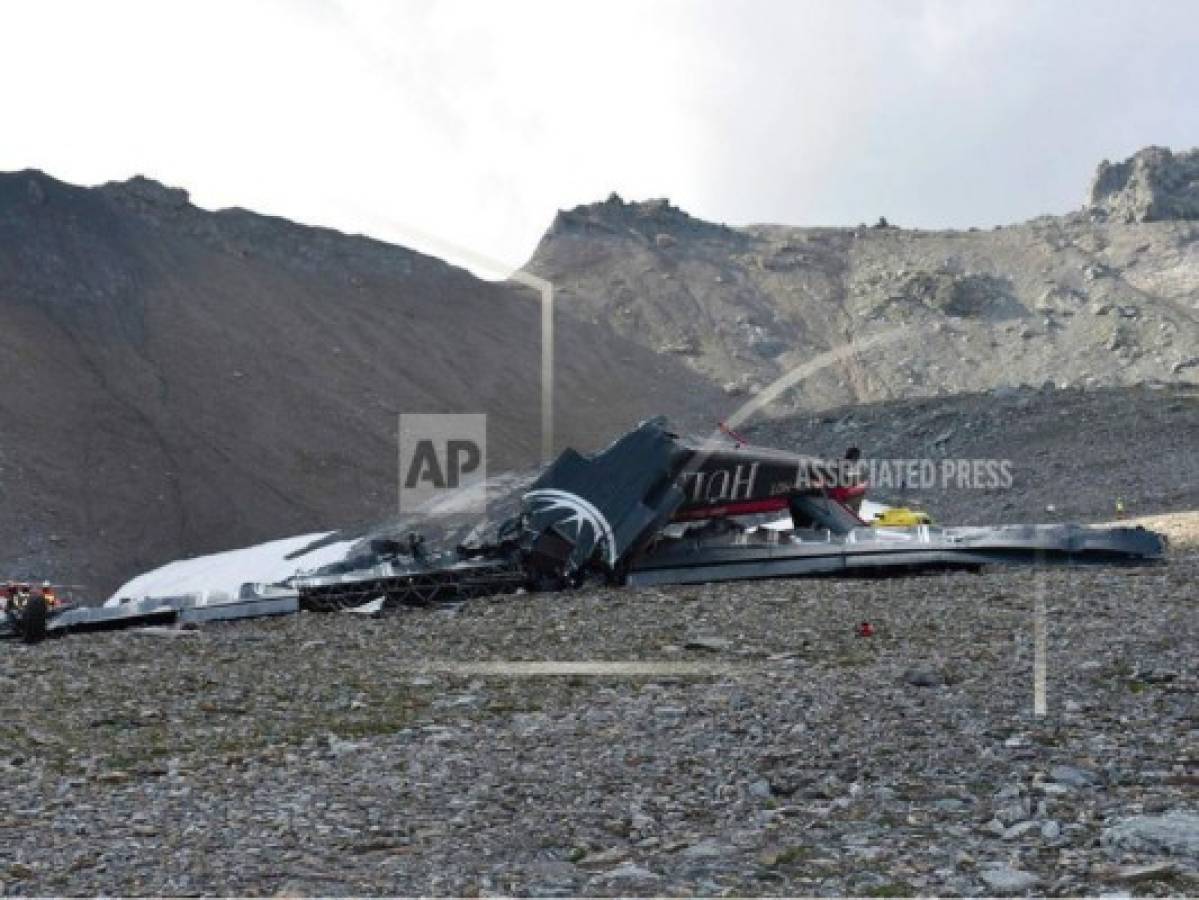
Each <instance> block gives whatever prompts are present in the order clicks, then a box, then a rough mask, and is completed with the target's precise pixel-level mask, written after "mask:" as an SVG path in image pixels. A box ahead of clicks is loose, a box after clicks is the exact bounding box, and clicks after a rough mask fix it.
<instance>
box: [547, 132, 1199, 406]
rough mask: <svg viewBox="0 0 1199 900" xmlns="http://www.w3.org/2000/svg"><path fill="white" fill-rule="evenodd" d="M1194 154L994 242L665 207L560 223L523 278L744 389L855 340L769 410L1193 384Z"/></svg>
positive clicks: (625, 209) (1136, 172)
mask: <svg viewBox="0 0 1199 900" xmlns="http://www.w3.org/2000/svg"><path fill="white" fill-rule="evenodd" d="M1197 171H1199V151H1192V152H1190V153H1189V154H1178V155H1173V154H1170V153H1169V151H1165V150H1161V149H1159V148H1150V149H1148V150H1145V151H1142V152H1141V153H1139V154H1137V156H1136V157H1134V158H1133V159H1131V160H1129V161H1127V162H1125V163H1122V164H1118V165H1116V166H1112V165H1110V164H1107V163H1105V164H1104V165H1103V166H1101V167H1100V170H1099V173H1098V176H1097V178H1096V183H1095V187H1094V189H1093V191H1092V197H1091V202H1090V204H1089V205H1088V206H1087V207H1086V208H1084V209H1083V210H1082V211H1079V212H1075V213H1072V214H1069V215H1064V216H1044V217H1041V218H1038V219H1034V220H1032V221H1029V222H1025V223H1021V224H1017V225H1011V226H1008V227H1002V228H996V229H994V230H991V231H979V230H976V229H971V230H969V231H927V230H919V229H909V228H897V227H892V226H890V225H889V224H886V223H885V220H880V222H879V223H877V224H876V225H875V226H873V227H866V226H861V227H858V228H790V227H786V226H783V225H757V226H751V227H748V228H742V229H733V228H728V227H725V226H723V225H718V224H713V223H710V222H705V221H702V220H699V219H696V218H693V217H691V216H689V215H688V214H686V213H685V212H683V211H681V210H679V209H677V208H675V207H673V206H671V205H670V204H669V202H667V201H666V200H651V201H647V202H641V203H626V202H624V201H623V200H621V199H620V198H619V197H617V196H615V195H613V196H612V197H610V198H609V199H608V200H607V201H606V202H604V203H598V204H592V205H589V206H580V207H577V208H575V209H573V210H570V211H569V212H562V213H560V214H559V215H558V217H557V219H556V221H555V222H554V224H553V227H552V228H551V229H550V230H549V232H548V233H547V234H546V236H545V238H544V239H543V240H542V242H541V244H540V246H539V247H538V248H537V250H536V252H535V253H534V255H533V257H532V260H531V261H530V264H529V267H530V269H531V270H532V271H535V272H537V273H538V274H540V275H542V276H544V277H546V278H549V279H551V280H552V281H554V282H555V283H556V284H557V286H558V291H559V296H560V297H561V298H563V303H564V304H569V305H571V306H572V307H573V308H575V309H576V310H577V311H578V312H579V314H580V315H583V316H587V317H590V318H591V319H592V320H593V321H596V322H610V323H611V324H612V325H613V327H615V328H616V329H617V330H618V331H620V332H621V333H622V334H624V335H626V336H627V337H629V338H630V339H632V340H636V341H639V342H641V343H642V344H643V345H645V346H647V347H652V348H654V349H657V350H660V351H662V352H666V353H670V354H674V355H676V356H678V357H679V358H680V359H683V360H685V361H686V362H687V363H688V364H689V365H690V366H692V368H694V369H695V370H696V371H697V372H701V373H704V374H706V375H709V376H710V377H712V378H713V379H716V380H717V381H719V382H721V383H722V385H723V386H724V388H725V390H726V392H727V393H728V394H730V395H734V396H737V395H743V394H752V393H754V392H755V391H756V390H758V389H759V388H761V387H762V386H763V385H766V384H768V383H769V382H770V381H772V380H773V379H775V378H777V377H778V376H779V375H780V374H782V373H784V372H787V371H789V370H791V369H793V368H794V367H796V366H797V365H800V364H802V363H804V362H807V361H809V360H811V359H812V358H813V357H814V356H816V355H818V354H820V353H822V352H824V351H827V350H829V349H830V348H833V347H837V346H840V345H843V344H844V343H845V342H847V341H849V340H852V339H861V338H867V337H870V336H874V335H881V334H884V333H888V334H892V333H894V334H896V335H897V339H896V340H894V342H892V343H888V344H887V345H886V346H885V347H882V348H879V349H877V350H875V351H872V352H871V353H869V354H865V355H856V356H851V357H849V358H846V359H842V360H838V361H836V362H835V363H833V364H832V365H830V366H829V367H827V368H825V369H824V370H822V371H821V372H819V373H816V374H814V375H812V376H811V377H809V378H806V379H805V380H804V381H803V382H802V383H801V384H800V385H799V386H798V387H797V388H796V389H795V390H794V391H792V392H790V393H789V394H788V395H787V396H786V397H785V398H783V401H782V402H780V404H777V405H776V407H775V411H785V410H786V409H787V408H788V407H789V408H791V409H795V408H799V409H819V408H825V407H831V406H837V405H841V404H845V403H852V402H875V401H880V400H886V399H890V398H907V397H913V396H934V395H939V394H956V393H961V392H973V391H986V390H988V389H991V388H994V387H998V386H1004V385H1012V386H1015V385H1020V384H1022V383H1024V384H1033V385H1038V386H1039V385H1041V384H1042V383H1044V382H1045V381H1053V382H1054V383H1055V384H1056V385H1057V386H1059V387H1063V386H1070V385H1073V386H1097V385H1122V384H1124V385H1126V384H1135V383H1140V382H1147V381H1153V380H1161V381H1190V382H1195V381H1199V221H1194V220H1195V219H1196V217H1199V206H1197V205H1196V196H1199V181H1197V180H1196V172H1197Z"/></svg>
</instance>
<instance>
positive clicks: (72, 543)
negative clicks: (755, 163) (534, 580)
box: [0, 172, 719, 596]
mask: <svg viewBox="0 0 1199 900" xmlns="http://www.w3.org/2000/svg"><path fill="white" fill-rule="evenodd" d="M538 335H539V301H538V299H537V298H536V297H535V296H534V295H533V294H532V292H530V291H528V290H527V289H524V288H519V287H516V286H513V285H505V284H494V283H488V282H483V281H480V280H478V279H476V278H474V277H472V276H471V275H469V274H468V273H466V272H463V271H461V270H458V269H455V268H453V267H451V266H448V265H446V264H445V263H442V262H440V261H439V260H436V259H432V258H429V257H425V256H422V255H420V254H418V253H414V252H411V251H409V250H406V249H404V248H401V247H394V246H389V245H386V244H382V243H379V242H376V241H372V240H367V239H364V238H359V237H350V236H346V235H343V234H339V233H336V232H332V231H327V230H321V229H314V228H306V227H303V226H300V225H296V224H293V223H291V222H287V221H284V220H281V219H273V218H267V217H264V216H259V215H255V214H253V213H249V212H246V211H244V210H224V211H221V212H216V213H212V212H207V211H204V210H201V209H198V208H196V207H194V206H192V205H190V204H189V202H188V197H187V194H186V193H185V192H183V191H181V190H172V189H168V188H165V187H163V186H162V185H159V184H157V183H155V182H152V181H149V180H146V179H134V180H133V181H130V182H127V183H122V184H110V185H106V186H104V187H102V188H98V189H83V188H77V187H72V186H70V185H66V184H63V183H61V182H58V181H55V180H54V179H52V178H49V177H47V176H45V175H42V174H40V173H37V172H23V173H19V174H10V175H0V511H2V514H0V578H7V577H38V578H40V577H49V578H54V579H58V580H62V581H70V582H76V581H78V582H83V583H85V584H87V585H88V586H89V587H90V588H91V590H92V591H94V592H95V594H97V595H100V596H102V595H103V594H104V593H106V592H107V591H108V590H110V589H111V588H113V587H115V585H116V584H117V583H119V582H120V581H122V580H124V578H126V577H129V576H131V575H133V574H136V573H137V572H139V571H142V570H145V569H146V568H149V567H152V566H154V565H157V564H160V563H163V562H167V561H169V560H172V559H176V558H179V557H181V556H187V555H192V554H197V553H201V552H207V551H212V550H218V549H224V548H229V547H237V546H243V545H245V544H249V543H255V542H258V541H261V540H265V539H269V538H274V537H279V536H282V535H288V534H296V533H303V532H305V531H312V530H318V529H328V528H335V527H338V526H342V525H350V524H353V523H355V522H370V521H374V520H376V519H379V518H381V517H384V516H386V515H388V514H391V513H394V510H395V505H396V494H397V471H396V470H397V464H396V455H397V451H396V437H395V435H396V430H397V418H396V416H397V413H399V412H486V413H488V414H489V415H490V420H489V451H490V463H491V465H492V466H493V467H497V468H498V467H507V466H525V465H528V464H530V463H532V462H535V461H536V459H537V457H538V452H539V451H538V448H539V441H540V425H539V408H540V407H539V393H538V391H539V384H540V381H539V369H538V366H539V348H540V343H539V338H538ZM557 345H558V360H559V364H558V367H557V398H558V405H557V413H558V437H559V445H562V444H565V443H567V442H570V443H575V444H578V445H580V446H584V447H594V446H597V445H600V444H602V443H605V442H606V441H607V440H609V438H610V436H611V435H613V434H615V433H619V432H620V431H622V430H624V429H626V428H628V427H629V426H630V425H631V424H633V423H635V422H636V421H637V420H638V419H640V418H642V417H644V416H646V415H650V414H653V413H657V412H659V411H662V410H669V411H672V412H674V411H675V410H680V409H681V410H682V411H683V415H684V417H685V416H686V409H688V408H690V409H693V410H697V411H699V413H700V414H701V415H702V416H703V417H705V418H707V417H710V416H711V415H712V412H711V411H712V410H713V409H714V408H715V406H716V401H717V399H718V397H719V391H718V390H717V389H716V387H715V386H709V385H707V384H706V383H705V381H704V379H702V378H696V377H695V376H694V373H693V372H691V371H690V370H689V369H688V368H687V367H685V366H684V365H683V364H682V363H681V362H680V361H678V360H676V359H673V358H669V357H662V356H659V355H657V354H655V353H653V352H652V351H650V350H647V349H645V348H642V347H640V346H638V345H636V344H635V343H633V342H630V341H628V340H626V339H623V338H621V337H619V336H617V335H615V334H614V333H613V332H612V331H611V330H610V329H608V328H606V327H604V326H602V325H592V324H586V323H583V322H580V321H576V320H574V319H572V318H571V317H569V316H560V317H559V320H558V322H557Z"/></svg>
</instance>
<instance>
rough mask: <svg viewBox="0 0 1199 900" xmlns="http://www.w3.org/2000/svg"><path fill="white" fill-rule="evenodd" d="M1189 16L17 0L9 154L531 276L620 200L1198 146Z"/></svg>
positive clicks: (790, 199) (6, 44) (969, 217)
mask: <svg viewBox="0 0 1199 900" xmlns="http://www.w3.org/2000/svg"><path fill="white" fill-rule="evenodd" d="M1196 34H1199V3H1196V2H1192V0H1184V2H1168V0H1153V2H1095V0H1088V2H1068V0H1053V2H1021V0H1010V2H986V0H949V2H932V0H928V2H924V0H911V2H903V0H878V2H870V0H863V2H856V3H853V2H843V0H839V2H832V0H829V2H814V0H812V2H802V0H791V2H787V0H777V2H769V0H760V2H729V0H711V2H673V0H672V2H665V0H654V2H649V0H640V2H620V0H588V2H569V0H546V2H522V0H498V2H482V0H480V2H433V0H411V2H350V0H344V2H343V0H294V2H283V0H262V2H254V0H242V2H236V3H223V2H213V0H205V2H195V3H186V4H185V3H181V2H159V0H155V2H145V3H132V2H131V3H125V2H116V0H105V2H86V3H75V4H68V3H59V2H46V0H30V2H18V0H8V2H2V3H0V84H3V86H4V91H3V100H2V102H3V110H4V112H3V119H2V120H0V121H2V122H3V125H2V126H0V169H2V170H11V169H21V168H25V167H34V168H39V169H43V170H45V171H47V172H48V173H50V174H52V175H54V176H56V177H58V178H62V179H64V180H67V181H71V182H76V183H84V184H95V183H99V182H103V181H107V180H110V179H123V178H127V177H129V176H131V175H134V174H137V173H144V174H146V175H149V176H151V177H154V178H157V179H159V180H161V181H165V182H167V183H169V184H172V185H178V186H182V187H186V188H187V189H188V190H190V191H191V194H192V199H193V201H194V202H196V203H198V204H199V205H201V206H205V207H210V208H216V207H221V206H232V205H238V206H245V207H250V208H252V209H256V210H260V211H263V212H270V213H276V214H280V215H286V216H289V217H291V218H295V219H298V220H301V221H304V222H309V223H312V224H324V225H332V226H335V227H340V228H343V229H346V230H351V231H363V232H366V233H369V234H375V235H377V236H380V237H384V238H387V239H392V240H397V241H400V242H405V243H409V244H415V245H418V246H423V247H424V248H425V249H431V250H434V251H441V250H443V248H442V247H441V246H440V245H438V244H437V243H435V242H434V241H433V240H432V238H433V237H436V238H440V239H441V240H442V241H445V242H448V243H449V244H452V245H456V246H459V247H463V248H467V249H469V250H471V251H473V252H474V253H477V254H482V255H484V256H487V257H492V258H495V259H498V260H500V261H502V262H504V263H506V264H508V265H510V266H513V267H515V266H518V265H520V264H521V263H523V262H524V261H525V260H526V259H527V257H528V256H529V254H530V253H531V252H532V250H533V248H534V246H535V245H536V242H537V240H538V238H539V237H540V235H541V233H542V232H543V231H544V229H545V228H546V226H547V225H548V224H549V222H550V220H551V219H552V217H553V214H554V212H555V210H557V209H559V208H568V207H571V206H574V205H575V204H578V203H584V202H590V201H594V200H601V199H603V198H604V197H605V196H607V194H608V193H609V192H610V191H613V190H616V191H618V192H619V193H620V194H621V195H623V196H624V197H625V198H626V199H641V198H645V197H656V196H668V197H670V198H671V200H672V201H674V202H675V203H677V204H678V205H680V206H682V207H683V208H684V209H686V210H688V211H689V212H691V213H693V214H694V215H698V216H702V217H704V218H707V219H712V220H716V221H724V222H728V223H729V224H744V223H748V222H762V221H778V222H787V223H791V224H796V225H853V224H856V223H858V222H859V221H866V220H869V221H873V220H874V219H876V218H877V217H878V216H879V215H886V216H887V217H888V218H889V219H891V221H892V222H895V223H897V224H901V225H912V226H924V227H932V226H961V227H965V226H969V225H980V226H989V225H993V224H996V223H1004V222H1012V221H1017V220H1021V219H1026V218H1030V217H1032V216H1034V215H1037V214H1040V213H1043V212H1064V211H1067V210H1069V209H1072V208H1076V207H1078V206H1079V205H1080V204H1081V202H1082V200H1083V198H1084V196H1085V192H1086V188H1087V185H1088V182H1089V179H1090V177H1091V174H1092V172H1093V169H1094V166H1095V164H1096V163H1098V162H1099V160H1100V159H1102V158H1104V157H1108V158H1112V159H1115V158H1123V157H1124V156H1127V155H1129V154H1130V153H1132V152H1133V151H1134V150H1136V149H1137V148H1139V147H1141V146H1144V145H1146V144H1150V143H1156V144H1163V145H1167V146H1171V147H1173V148H1175V149H1179V148H1189V147H1192V146H1195V145H1197V144H1199V102H1196V96H1197V91H1196V89H1197V88H1199V52H1196ZM440 255H450V256H452V255H453V254H452V253H445V252H441V253H440ZM475 268H476V269H479V267H478V266H475Z"/></svg>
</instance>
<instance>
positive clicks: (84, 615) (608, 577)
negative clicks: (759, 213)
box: [46, 419, 1166, 632]
mask: <svg viewBox="0 0 1199 900" xmlns="http://www.w3.org/2000/svg"><path fill="white" fill-rule="evenodd" d="M866 487H867V485H865V484H864V483H862V482H860V481H859V480H857V479H856V478H855V477H854V476H853V466H852V464H851V463H848V462H844V461H843V462H830V461H828V460H823V459H819V458H815V457H808V456H800V455H797V454H792V453H786V452H783V451H779V450H773V449H768V448H762V447H753V446H748V445H743V444H740V443H738V444H737V445H736V446H729V445H728V444H723V445H718V444H716V443H715V442H713V441H711V440H709V441H705V442H699V443H694V442H687V441H684V440H681V439H680V438H679V437H678V436H677V435H674V434H672V433H670V432H669V431H668V430H667V429H666V425H665V422H664V420H661V419H656V420H651V421H648V422H645V423H643V424H642V425H641V426H639V427H638V428H636V429H635V430H633V431H631V432H629V433H628V434H626V435H625V436H624V437H622V438H620V439H619V440H618V441H616V443H614V444H612V445H611V446H610V447H608V448H607V449H606V450H603V451H602V452H600V453H597V454H595V455H594V456H591V457H586V456H583V455H581V454H579V453H577V452H575V451H574V450H566V451H565V452H564V453H563V454H562V455H561V456H560V457H559V458H558V459H557V460H556V461H555V462H554V463H553V464H552V465H551V466H549V467H548V468H547V469H546V470H545V471H544V472H542V473H541V475H540V477H538V478H537V479H536V480H535V481H533V482H532V483H531V484H530V485H528V486H527V487H526V488H525V489H523V490H521V491H518V492H517V494H516V498H515V503H514V504H513V506H514V510H513V512H512V514H511V515H509V516H507V517H506V518H503V519H502V520H501V521H500V524H499V525H498V526H495V527H490V526H485V527H482V528H476V529H474V531H473V532H472V533H471V534H470V536H469V538H468V539H466V540H463V541H462V542H460V543H458V544H457V545H456V546H451V545H450V544H449V537H448V535H449V532H447V534H446V536H445V539H443V540H442V541H440V542H439V543H438V544H435V546H433V547H430V546H429V542H428V541H427V540H426V538H425V537H424V536H422V535H421V534H419V533H416V532H412V533H409V534H408V535H407V537H406V539H404V540H395V539H386V538H376V539H373V540H369V541H365V542H364V546H363V548H362V549H361V551H360V552H358V553H356V554H354V555H351V556H350V557H349V558H347V559H346V560H345V561H343V562H340V563H335V564H333V565H330V566H325V567H324V568H322V569H318V570H317V571H315V572H313V573H310V574H306V575H301V576H296V577H293V578H291V579H288V580H287V581H286V582H284V583H282V584H279V585H270V586H254V585H245V586H243V588H242V592H241V596H240V597H239V598H238V599H236V600H232V601H229V602H227V603H221V604H208V605H204V606H201V605H197V604H196V603H195V601H194V600H193V599H191V598H186V597H184V598H166V599H163V600H153V599H150V600H143V601H140V602H138V603H124V604H120V605H117V606H107V607H103V608H99V609H96V608H75V609H70V610H66V611H64V612H62V613H61V614H60V615H55V616H52V617H51V618H50V620H49V621H48V623H47V626H46V628H47V630H48V631H50V632H53V631H68V630H94V629H111V628H119V627H124V626H127V625H134V624H149V623H168V622H183V623H186V622H194V621H206V620H216V619H234V618H247V617H252V616H263V615H279V614H285V613H289V612H295V611H297V610H298V609H301V608H303V609H309V610H314V611H331V610H339V609H351V608H360V607H363V606H365V605H367V604H371V605H372V606H376V607H379V608H382V607H385V606H396V605H401V604H405V605H412V604H427V603H433V602H442V601H457V600H464V599H468V598H471V597H479V596H487V595H495V594H503V593H512V592H515V591H517V590H519V589H526V590H562V589H567V588H571V587H576V586H579V585H581V584H583V583H585V582H588V581H601V582H604V583H609V584H629V585H662V584H694V583H703V582H719V581H735V580H745V579H756V578H779V577H798V576H813V575H826V576H827V575H851V574H871V573H873V574H881V573H896V572H910V571H921V570H930V569H977V568H979V567H981V566H984V565H989V564H1004V563H1025V564H1045V563H1067V564H1086V563H1103V564H1144V563H1152V562H1157V561H1160V560H1162V559H1163V558H1164V556H1165V549H1166V541H1165V538H1164V537H1162V536H1161V535H1159V534H1156V533H1154V532H1151V531H1146V530H1145V529H1143V528H1128V527H1116V528H1092V527H1086V526H1082V525H1005V526H996V527H935V526H931V525H915V526H911V527H871V526H870V525H868V524H867V523H865V522H864V521H863V520H862V519H861V518H859V516H858V510H859V508H860V506H861V503H862V499H863V496H864V494H865V491H866ZM780 516H783V517H784V519H785V521H784V522H782V523H779V522H778V521H775V522H772V523H771V526H770V527H763V525H764V522H765V520H766V519H768V518H774V519H776V520H777V519H778V518H779V517H780Z"/></svg>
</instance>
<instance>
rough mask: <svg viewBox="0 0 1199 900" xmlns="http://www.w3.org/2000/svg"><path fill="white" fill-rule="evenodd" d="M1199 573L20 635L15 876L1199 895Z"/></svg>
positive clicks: (12, 748)
mask: <svg viewBox="0 0 1199 900" xmlns="http://www.w3.org/2000/svg"><path fill="white" fill-rule="evenodd" d="M1197 582H1199V555H1197V554H1196V552H1195V550H1194V549H1193V548H1182V549H1180V550H1178V551H1177V552H1176V555H1175V556H1174V558H1173V559H1172V560H1171V561H1170V562H1169V564H1167V565H1164V566H1160V567H1154V568H1149V569H1109V568H1093V569H1049V570H1041V571H1034V570H1029V569H1004V570H992V571H988V572H986V573H984V574H981V575H967V574H955V575H932V576H923V577H913V578H905V579H898V580H865V579H863V580H803V581H799V580H796V581H764V582H755V583H743V584H737V585H719V586H702V587H699V588H693V587H686V588H671V589H663V590H642V591H633V590H608V589H603V590H590V591H581V592H577V593H574V594H568V595H531V596H521V597H515V598H505V599H502V600H496V601H473V602H471V603H469V604H467V605H464V606H461V607H457V608H452V609H444V608H443V609H416V610H407V611H403V612H400V613H397V614H393V615H390V616H387V617H385V618H382V619H370V618H365V617H362V616H358V615H353V614H348V613H340V614H332V615H317V614H301V615H299V616H293V617H287V618H281V619H275V620H269V621H255V622H246V623H234V624H216V625H211V626H207V627H204V628H202V629H199V630H196V631H191V632H175V631H165V630H148V631H144V632H126V633H111V634H99V635H77V636H68V637H65V638H62V639H59V640H54V641H50V642H47V643H45V644H42V645H39V646H33V647H27V646H24V645H21V644H16V643H12V642H10V643H8V644H6V645H4V646H0V676H3V681H2V682H0V683H3V684H4V685H5V690H4V692H3V696H2V697H0V894H13V895H29V894H60V895H63V894H65V895H78V894H96V893H105V894H127V895H128V894H132V895H144V894H170V895H187V894H200V893H205V894H239V895H256V894H288V895H304V894H319V895H341V894H396V893H400V894H413V893H425V894H455V895H480V894H495V893H502V894H536V895H546V894H556V895H577V894H588V895H630V894H632V895H648V894H654V895H682V894H705V895H717V894H727V893H732V894H740V895H746V894H844V893H852V894H858V895H871V896H904V895H909V894H928V893H936V894H955V895H983V894H987V895H991V894H996V893H1028V892H1034V893H1045V894H1053V895H1075V894H1095V893H1100V892H1107V891H1113V890H1126V891H1129V892H1132V893H1135V894H1148V895H1164V894H1180V893H1182V894H1185V893H1191V894H1193V893H1196V892H1197V891H1199V875H1197V874H1196V870H1197V869H1199V704H1197V702H1196V698H1197V693H1196V692H1197V690H1199V674H1197V672H1196V669H1195V666H1194V660H1193V657H1194V653H1195V648H1196V646H1197V642H1196V640H1197V638H1199V616H1196V587H1195V585H1196V583H1197ZM1038 596H1040V597H1042V598H1044V601H1045V603H1046V605H1047V607H1048V611H1049V614H1048V622H1049V628H1048V647H1049V652H1048V662H1049V667H1048V714H1047V715H1046V716H1045V717H1043V718H1038V717H1035V716H1034V715H1033V609H1034V605H1035V601H1036V598H1037V597H1038ZM863 620H865V621H869V622H870V623H872V625H873V627H874V629H875V633H874V636H872V637H858V636H857V635H856V634H855V626H856V625H857V624H858V623H860V622H862V621H863ZM510 661H524V662H526V663H529V665H526V666H524V667H523V668H521V667H516V668H517V670H516V671H515V672H509V671H508V670H507V668H506V666H505V663H507V662H510ZM546 661H552V662H556V663H558V665H557V666H548V665H544V663H545V662H546ZM539 662H540V663H542V665H532V663H539ZM582 662H587V663H589V665H578V664H577V663H582ZM598 663H611V664H612V666H611V669H610V670H609V669H605V668H603V667H602V666H599V665H597V664H598Z"/></svg>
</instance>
